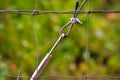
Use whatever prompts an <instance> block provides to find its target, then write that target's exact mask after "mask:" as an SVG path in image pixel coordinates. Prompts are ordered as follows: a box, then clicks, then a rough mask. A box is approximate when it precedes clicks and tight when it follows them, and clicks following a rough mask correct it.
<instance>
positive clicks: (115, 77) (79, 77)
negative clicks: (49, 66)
mask: <svg viewBox="0 0 120 80" xmlns="http://www.w3.org/2000/svg"><path fill="white" fill-rule="evenodd" d="M0 77H9V78H17V77H18V76H13V75H0ZM19 77H20V78H28V79H29V78H30V76H19ZM38 78H39V79H45V78H62V79H63V78H66V79H83V78H87V79H93V78H94V79H99V78H101V79H103V78H106V79H107V78H109V79H120V76H109V75H101V76H89V75H87V76H63V75H49V76H40V77H38Z"/></svg>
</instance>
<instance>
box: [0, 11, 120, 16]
mask: <svg viewBox="0 0 120 80" xmlns="http://www.w3.org/2000/svg"><path fill="white" fill-rule="evenodd" d="M33 11H34V10H0V13H8V14H23V15H24V14H25V15H32V14H33ZM36 13H37V14H35V15H41V14H74V11H42V10H36ZM77 13H78V14H88V13H89V14H93V13H120V10H84V11H77Z"/></svg>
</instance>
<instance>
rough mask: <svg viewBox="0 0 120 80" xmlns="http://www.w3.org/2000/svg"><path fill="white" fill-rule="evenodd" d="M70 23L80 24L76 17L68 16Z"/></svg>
mask: <svg viewBox="0 0 120 80" xmlns="http://www.w3.org/2000/svg"><path fill="white" fill-rule="evenodd" d="M70 21H71V23H72V24H82V22H81V21H80V20H79V19H78V18H74V17H73V18H70Z"/></svg>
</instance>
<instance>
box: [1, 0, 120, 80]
mask: <svg viewBox="0 0 120 80" xmlns="http://www.w3.org/2000/svg"><path fill="white" fill-rule="evenodd" d="M75 1H76V0H38V6H37V9H38V10H45V11H72V10H73V9H74V5H75ZM80 2H82V0H80ZM89 4H90V7H89V8H90V10H120V0H90V3H89ZM34 6H35V0H0V9H1V10H34ZM84 10H88V2H87V3H86V5H85V6H84ZM71 17H72V15H71V14H61V15H60V14H43V15H39V16H35V17H34V21H33V17H32V16H31V15H20V14H7V13H6V14H5V13H0V75H4V74H10V75H13V76H14V75H15V76H16V75H17V74H18V71H19V69H22V76H31V75H32V73H33V72H34V70H35V68H36V64H37V62H36V42H35V36H34V26H33V25H34V24H36V31H37V36H38V42H39V43H38V47H39V56H38V62H39V63H40V61H41V60H42V59H43V57H44V56H45V55H46V53H48V52H49V50H50V49H51V47H52V46H53V44H54V43H55V41H56V40H57V38H58V37H59V30H60V28H61V27H62V26H63V25H65V24H66V23H67V22H68V21H69V19H70V18H71ZM78 18H79V19H80V20H81V21H82V22H83V24H82V25H75V26H74V28H73V30H72V32H71V33H70V36H69V37H68V38H66V39H64V40H63V41H62V42H61V43H60V45H59V46H58V47H57V49H56V50H55V52H54V54H53V56H52V58H51V60H50V62H49V64H48V65H47V67H46V68H45V70H44V71H43V73H42V74H41V75H42V76H46V75H64V76H81V75H85V74H88V75H110V76H120V14H114V13H109V14H101V13H100V14H90V15H89V17H88V16H87V15H86V14H80V15H79V16H78ZM88 18H89V22H88ZM87 26H88V27H89V41H88V43H89V44H88V47H89V48H88V50H89V54H88V64H86V62H85V58H84V54H85V48H86V36H87ZM0 80H16V78H11V77H7V76H6V77H0ZM22 80H28V79H26V78H23V79H22ZM43 80H53V79H52V78H51V79H43ZM54 80H64V79H58V78H57V79H54ZM99 80H103V79H99ZM107 80H108V79H107Z"/></svg>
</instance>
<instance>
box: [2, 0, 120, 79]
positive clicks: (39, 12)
mask: <svg viewBox="0 0 120 80" xmlns="http://www.w3.org/2000/svg"><path fill="white" fill-rule="evenodd" d="M87 1H88V10H82V8H83V6H84V5H85V3H86V2H87ZM37 3H38V0H36V2H35V7H34V10H0V13H6V14H21V15H30V16H31V15H32V16H33V24H34V34H35V40H36V59H37V60H36V70H35V72H34V73H33V75H32V77H31V76H21V74H22V70H19V72H18V75H8V74H2V75H1V74H0V77H10V78H15V79H16V80H21V79H22V78H24V79H30V80H39V79H40V80H41V79H43V80H44V79H49V78H50V79H53V80H54V79H55V80H56V79H69V80H78V79H79V80H81V79H82V80H92V79H101V80H102V79H106V80H108V79H110V80H113V79H115V80H120V76H109V75H102V76H90V75H84V76H62V75H49V76H40V74H41V73H42V71H43V70H44V68H45V66H46V65H47V63H48V62H49V60H50V58H51V57H52V54H53V52H54V50H55V49H56V47H57V45H59V44H60V42H61V41H62V39H64V38H67V37H68V36H69V34H70V32H71V30H72V27H73V25H74V24H82V22H81V21H80V20H79V19H78V18H77V16H78V15H79V14H87V15H88V22H89V14H96V13H104V14H107V13H117V14H118V13H120V10H90V0H83V3H82V4H81V5H80V8H79V10H77V9H78V7H79V0H76V5H75V9H74V11H42V10H38V9H37ZM45 14H73V17H72V18H71V19H70V21H69V22H68V23H67V24H65V25H64V26H63V27H62V28H61V30H60V34H59V35H60V36H59V38H58V40H57V41H56V43H55V44H54V45H53V47H52V48H51V50H50V51H49V53H47V55H46V56H45V58H44V59H43V60H42V62H41V63H40V64H39V65H38V63H39V62H38V58H39V52H38V38H37V32H36V25H35V23H34V22H35V19H34V16H36V15H45ZM69 25H70V27H69V29H68V31H67V33H64V32H63V31H64V29H65V28H66V27H67V26H69ZM88 38H89V24H88V25H87V36H86V53H85V60H86V64H87V63H88V62H87V61H88V58H87V55H88Z"/></svg>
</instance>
